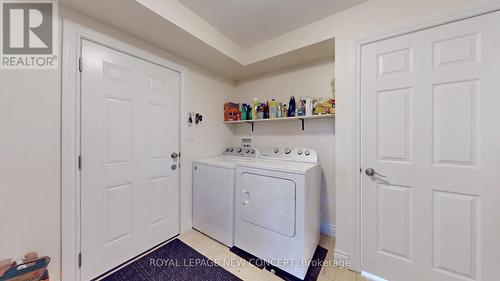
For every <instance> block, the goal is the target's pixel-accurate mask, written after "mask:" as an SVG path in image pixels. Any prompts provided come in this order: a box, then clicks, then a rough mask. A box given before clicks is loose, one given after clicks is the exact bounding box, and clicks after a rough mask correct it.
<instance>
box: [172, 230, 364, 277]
mask: <svg viewBox="0 0 500 281" xmlns="http://www.w3.org/2000/svg"><path fill="white" fill-rule="evenodd" d="M179 239H180V240H182V241H183V242H184V243H186V244H188V245H189V246H190V247H192V248H193V249H195V250H196V251H198V252H200V253H201V254H203V255H204V256H206V257H207V258H209V259H211V260H214V261H218V262H219V264H220V265H221V266H222V267H223V268H225V269H226V270H227V271H229V272H231V273H233V274H234V275H236V276H238V277H239V278H241V279H243V280H252V281H254V280H255V281H260V280H262V281H270V280H276V281H279V280H282V279H280V278H278V277H276V276H274V274H272V273H271V272H269V271H267V270H261V269H259V268H257V267H255V266H253V265H251V264H249V263H246V262H244V260H243V259H241V258H240V257H238V256H237V255H235V254H233V253H232V252H230V251H229V250H228V248H227V247H226V246H225V245H223V244H221V243H219V242H217V241H215V240H213V239H211V238H210V237H208V236H206V235H204V234H203V233H201V232H198V231H196V230H194V229H192V230H189V231H187V232H186V233H184V234H182V235H180V236H179ZM320 245H321V246H322V247H324V248H326V249H328V254H327V256H326V261H332V259H333V249H334V246H335V239H334V238H331V237H328V236H323V235H322V236H321V240H320ZM328 264H329V263H328V262H327V263H326V265H324V266H323V268H322V269H321V272H320V274H319V277H318V281H327V280H328V281H367V280H366V279H365V278H363V277H362V276H361V275H359V274H357V273H355V272H352V271H350V270H348V269H345V268H340V267H335V266H333V265H328ZM330 264H331V263H330Z"/></svg>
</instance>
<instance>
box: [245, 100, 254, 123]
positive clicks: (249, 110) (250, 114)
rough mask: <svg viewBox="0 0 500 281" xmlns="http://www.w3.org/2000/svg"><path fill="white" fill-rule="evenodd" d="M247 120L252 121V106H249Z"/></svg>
mask: <svg viewBox="0 0 500 281" xmlns="http://www.w3.org/2000/svg"><path fill="white" fill-rule="evenodd" d="M246 111H247V120H252V118H253V116H252V106H251V105H250V104H247V110H246Z"/></svg>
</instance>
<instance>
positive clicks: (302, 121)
mask: <svg viewBox="0 0 500 281" xmlns="http://www.w3.org/2000/svg"><path fill="white" fill-rule="evenodd" d="M300 122H301V123H302V131H304V119H302V118H301V119H300Z"/></svg>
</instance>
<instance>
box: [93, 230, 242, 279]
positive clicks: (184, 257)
mask: <svg viewBox="0 0 500 281" xmlns="http://www.w3.org/2000/svg"><path fill="white" fill-rule="evenodd" d="M100 280H105V281H163V280H176V281H184V280H194V281H204V280H216V281H233V280H234V281H236V280H241V279H240V278H238V277H236V276H235V275H233V274H232V273H230V272H229V271H227V270H225V269H224V268H222V267H220V266H218V265H216V264H215V263H214V262H213V261H211V260H209V259H208V258H207V257H205V256H203V255H202V254H200V253H198V252H197V251H195V250H194V249H193V248H191V247H189V246H188V245H186V244H184V243H183V242H182V241H181V240H179V239H175V240H172V241H171V242H169V243H167V244H165V245H164V246H162V247H160V248H158V249H156V250H154V251H153V252H151V253H149V254H147V255H146V256H144V257H142V258H140V259H138V260H136V261H134V262H133V263H131V264H129V265H127V266H125V267H123V268H121V269H120V270H118V271H116V272H114V273H112V274H111V275H109V276H107V277H104V278H103V279H100Z"/></svg>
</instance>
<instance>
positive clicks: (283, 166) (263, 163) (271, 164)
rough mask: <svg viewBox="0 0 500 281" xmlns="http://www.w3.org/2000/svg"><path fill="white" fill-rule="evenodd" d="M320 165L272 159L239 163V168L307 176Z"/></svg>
mask: <svg viewBox="0 0 500 281" xmlns="http://www.w3.org/2000/svg"><path fill="white" fill-rule="evenodd" d="M318 165H319V164H318V163H304V162H292V161H281V160H270V159H259V160H256V161H251V162H243V163H238V166H242V167H249V168H257V169H265V170H272V171H279V172H285V173H294V174H305V173H306V172H307V171H309V170H310V169H313V168H314V167H316V166H318Z"/></svg>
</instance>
